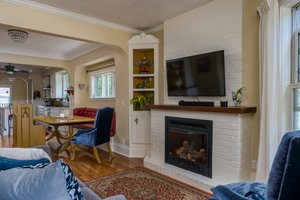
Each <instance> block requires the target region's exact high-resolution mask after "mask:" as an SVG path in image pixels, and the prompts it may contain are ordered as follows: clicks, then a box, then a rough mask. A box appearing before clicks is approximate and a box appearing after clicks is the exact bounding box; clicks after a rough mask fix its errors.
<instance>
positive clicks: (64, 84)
mask: <svg viewBox="0 0 300 200" xmlns="http://www.w3.org/2000/svg"><path fill="white" fill-rule="evenodd" d="M62 87H63V98H64V99H67V97H68V93H67V89H68V87H69V74H67V73H66V74H63V75H62Z"/></svg>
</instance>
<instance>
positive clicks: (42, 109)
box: [36, 106, 69, 117]
mask: <svg viewBox="0 0 300 200" xmlns="http://www.w3.org/2000/svg"><path fill="white" fill-rule="evenodd" d="M60 114H64V115H65V116H68V115H69V107H66V106H36V116H41V115H42V116H54V117H57V116H59V115H60Z"/></svg>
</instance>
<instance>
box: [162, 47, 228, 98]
mask: <svg viewBox="0 0 300 200" xmlns="http://www.w3.org/2000/svg"><path fill="white" fill-rule="evenodd" d="M167 84H168V86H167V88H168V96H206V97H213V96H220V97H221V96H225V95H226V94H225V65H224V50H222V51H216V52H210V53H205V54H200V55H194V56H189V57H184V58H178V59H174V60H168V61H167Z"/></svg>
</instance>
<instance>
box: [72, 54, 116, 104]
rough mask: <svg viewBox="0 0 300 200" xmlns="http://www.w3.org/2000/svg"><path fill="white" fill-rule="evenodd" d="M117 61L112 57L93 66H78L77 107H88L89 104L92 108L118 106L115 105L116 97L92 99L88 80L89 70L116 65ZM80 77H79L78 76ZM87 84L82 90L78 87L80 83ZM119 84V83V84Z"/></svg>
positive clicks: (76, 82)
mask: <svg viewBox="0 0 300 200" xmlns="http://www.w3.org/2000/svg"><path fill="white" fill-rule="evenodd" d="M114 64H115V61H114V59H110V60H108V61H104V62H101V63H98V64H94V65H91V66H86V67H85V65H83V66H81V67H78V68H77V69H76V70H75V77H76V79H75V89H76V90H79V91H78V93H76V98H75V99H76V101H75V104H76V107H86V106H87V105H88V107H91V108H100V107H105V106H109V107H116V106H115V98H108V99H90V98H89V95H90V83H89V80H88V77H87V76H88V74H87V70H95V69H100V68H103V67H107V66H110V65H114ZM78 76H80V78H79V77H78ZM77 77H78V78H77ZM116 82H118V80H116ZM79 83H81V84H85V87H84V88H83V89H82V90H80V89H79V88H78V84H79ZM117 85H118V84H117Z"/></svg>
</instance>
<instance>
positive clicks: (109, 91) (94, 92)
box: [88, 67, 116, 98]
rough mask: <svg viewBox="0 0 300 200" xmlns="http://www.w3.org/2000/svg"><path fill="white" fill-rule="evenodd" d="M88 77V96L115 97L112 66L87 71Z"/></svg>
mask: <svg viewBox="0 0 300 200" xmlns="http://www.w3.org/2000/svg"><path fill="white" fill-rule="evenodd" d="M88 75H89V79H90V85H91V87H90V98H115V96H116V92H115V91H116V84H115V70H114V67H109V68H105V69H99V70H96V71H92V72H89V73H88Z"/></svg>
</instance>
